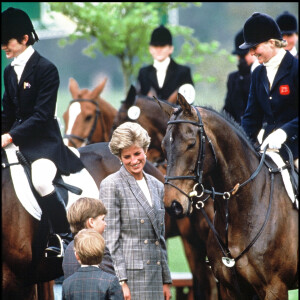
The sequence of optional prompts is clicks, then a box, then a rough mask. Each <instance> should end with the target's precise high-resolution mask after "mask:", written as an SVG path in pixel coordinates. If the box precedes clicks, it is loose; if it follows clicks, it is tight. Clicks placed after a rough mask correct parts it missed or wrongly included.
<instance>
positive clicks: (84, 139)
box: [63, 99, 104, 147]
mask: <svg viewBox="0 0 300 300" xmlns="http://www.w3.org/2000/svg"><path fill="white" fill-rule="evenodd" d="M74 102H90V103H93V104H94V105H96V117H95V120H94V123H93V126H92V129H91V131H90V133H89V135H88V137H87V138H83V137H81V136H78V135H75V134H65V135H64V136H63V138H67V139H68V140H69V141H70V142H71V144H73V146H74V147H76V145H75V143H74V141H73V139H77V140H79V141H81V142H83V143H85V145H89V144H90V143H91V140H92V136H93V134H94V132H95V130H96V126H97V121H98V118H99V117H101V110H100V107H99V104H98V102H97V101H95V100H91V99H75V100H71V101H70V105H71V104H72V103H74ZM100 121H101V126H102V131H103V132H104V123H103V118H100Z"/></svg>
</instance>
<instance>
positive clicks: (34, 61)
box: [19, 51, 40, 87]
mask: <svg viewBox="0 0 300 300" xmlns="http://www.w3.org/2000/svg"><path fill="white" fill-rule="evenodd" d="M39 57H40V55H39V54H38V53H37V52H36V51H34V53H33V54H32V55H31V57H30V58H29V60H28V62H27V63H26V65H25V68H24V71H23V73H22V76H21V78H20V81H19V87H21V86H22V84H23V82H24V81H25V79H26V78H27V77H28V76H29V75H30V74H31V73H32V72H33V70H34V68H35V66H36V65H37V62H38V60H39Z"/></svg>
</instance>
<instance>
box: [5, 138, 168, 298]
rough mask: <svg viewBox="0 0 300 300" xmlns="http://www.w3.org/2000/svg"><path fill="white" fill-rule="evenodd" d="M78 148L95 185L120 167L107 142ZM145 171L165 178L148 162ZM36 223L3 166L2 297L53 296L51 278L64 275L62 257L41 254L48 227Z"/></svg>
mask: <svg viewBox="0 0 300 300" xmlns="http://www.w3.org/2000/svg"><path fill="white" fill-rule="evenodd" d="M79 152H80V157H81V160H82V162H83V164H84V165H85V167H86V169H87V170H88V171H89V173H90V174H91V176H92V177H93V179H94V181H95V182H96V184H97V186H100V183H101V181H102V179H104V178H105V177H106V176H107V175H109V174H111V173H113V172H116V171H117V170H118V169H119V168H120V167H121V164H120V161H119V159H117V158H116V157H115V156H114V155H112V154H111V152H110V151H109V148H108V143H96V144H91V145H88V146H85V147H82V148H79ZM1 156H2V164H3V163H4V164H6V165H7V160H6V155H5V152H4V151H3V150H2V152H1ZM145 172H147V173H149V174H151V175H153V176H154V177H156V178H157V179H159V180H160V181H161V182H163V181H164V177H163V174H162V173H161V172H159V170H158V169H157V168H155V167H154V166H153V165H152V164H151V163H149V162H147V163H146V165H145ZM39 223H40V222H39V221H38V220H36V219H35V218H34V217H32V216H31V215H30V214H29V213H28V212H27V210H25V208H24V207H23V206H22V205H21V203H20V201H19V200H18V198H17V196H16V193H15V191H14V187H13V184H12V179H11V176H10V171H9V168H2V296H3V299H24V300H27V299H28V300H29V299H30V300H32V299H43V300H47V299H49V300H53V299H54V295H53V281H52V280H53V279H55V278H58V277H60V276H62V275H63V270H62V258H52V257H51V258H44V257H43V250H44V249H45V246H46V236H47V233H48V231H43V232H42V233H41V234H39V230H41V227H40V226H39V225H40V224H39ZM170 226H171V222H168V220H167V224H166V227H168V228H169V229H168V231H169V232H170V231H171V229H170ZM37 238H39V239H40V240H38V241H37ZM35 245H37V246H35ZM36 284H38V287H37V285H36ZM37 292H38V293H37Z"/></svg>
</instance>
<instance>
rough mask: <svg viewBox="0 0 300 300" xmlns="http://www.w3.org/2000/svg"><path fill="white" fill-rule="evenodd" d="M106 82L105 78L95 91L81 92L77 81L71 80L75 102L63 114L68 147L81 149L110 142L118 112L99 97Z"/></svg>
mask: <svg viewBox="0 0 300 300" xmlns="http://www.w3.org/2000/svg"><path fill="white" fill-rule="evenodd" d="M106 81H107V79H106V78H105V79H104V80H103V81H102V82H101V83H100V84H99V85H98V86H97V87H96V88H95V89H94V90H92V91H89V90H88V89H82V90H80V89H79V86H78V83H77V82H76V80H75V79H73V78H70V81H69V89H70V92H71V95H72V98H73V100H71V102H70V105H69V107H68V109H67V111H66V112H65V113H64V114H63V119H64V122H65V136H64V141H65V144H66V145H68V146H73V147H76V148H79V147H82V146H84V145H87V144H90V143H95V142H105V141H108V139H109V133H110V128H111V125H112V120H113V118H114V116H115V114H116V110H115V109H114V108H113V107H112V106H111V105H110V104H109V103H108V102H106V101H104V100H103V99H102V98H100V96H99V95H100V94H101V92H102V91H103V89H104V86H105V84H106ZM106 106H108V107H106ZM110 119H111V120H110ZM107 131H108V132H107Z"/></svg>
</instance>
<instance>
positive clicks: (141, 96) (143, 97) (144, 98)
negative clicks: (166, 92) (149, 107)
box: [136, 95, 178, 108]
mask: <svg viewBox="0 0 300 300" xmlns="http://www.w3.org/2000/svg"><path fill="white" fill-rule="evenodd" d="M139 98H140V99H143V100H147V101H148V100H150V101H152V102H154V103H157V102H156V100H155V99H154V98H152V97H149V96H143V95H137V96H136V100H137V99H139ZM158 100H159V101H161V102H164V103H166V104H168V105H170V106H172V107H173V108H178V105H176V104H174V103H171V102H168V101H167V100H161V99H158Z"/></svg>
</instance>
